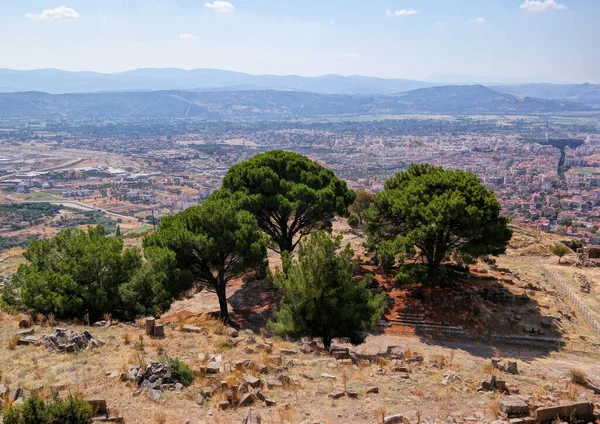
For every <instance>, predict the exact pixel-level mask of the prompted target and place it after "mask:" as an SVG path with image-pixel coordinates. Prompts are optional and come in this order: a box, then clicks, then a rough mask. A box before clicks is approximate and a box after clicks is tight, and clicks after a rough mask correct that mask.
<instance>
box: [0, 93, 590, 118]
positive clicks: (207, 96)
mask: <svg viewBox="0 0 600 424" xmlns="http://www.w3.org/2000/svg"><path fill="white" fill-rule="evenodd" d="M591 110H595V109H594V108H592V107H591V106H589V105H584V104H582V103H578V102H572V101H565V100H552V99H540V98H534V97H520V96H515V95H512V94H503V93H499V92H497V91H494V90H492V89H490V88H487V87H484V86H481V85H470V86H441V87H429V88H419V89H416V90H410V91H406V92H402V93H396V94H392V95H349V94H320V93H309V92H304V91H290V90H288V91H278V90H254V91H252V90H242V91H182V90H163V91H124V92H103V93H71V94H47V93H41V92H19V93H1V94H0V118H35V119H48V118H68V119H96V118H98V119H103V118H135V117H139V118H185V117H199V118H207V119H229V118H251V119H290V118H302V117H318V116H347V115H386V114H407V113H437V114H529V113H556V112H567V111H591Z"/></svg>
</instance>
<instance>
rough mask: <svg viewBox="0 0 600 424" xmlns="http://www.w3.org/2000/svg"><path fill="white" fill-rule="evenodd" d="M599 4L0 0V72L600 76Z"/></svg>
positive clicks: (529, 0) (567, 0)
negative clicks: (165, 70) (144, 70)
mask: <svg viewBox="0 0 600 424" xmlns="http://www.w3.org/2000/svg"><path fill="white" fill-rule="evenodd" d="M599 21H600V0H336V1H326V0H228V1H224V0H221V1H219V0H57V1H50V0H18V1H15V0H0V68H11V69H40V68H58V69H65V70H79V71H82V70H86V71H98V72H118V71H123V70H129V69H136V68H146V67H156V68H167V67H172V68H184V69H194V68H217V69H227V70H234V71H241V72H248V73H252V74H264V73H268V74H279V75H282V74H298V75H305V76H316V75H323V74H332V73H335V74H342V75H353V74H359V75H368V76H378V77H386V78H408V79H427V78H429V79H431V78H433V79H435V78H437V79H440V76H445V75H459V74H460V75H469V76H474V77H477V78H503V79H512V78H514V79H528V80H529V79H533V80H544V81H552V82H592V83H593V82H600V31H599V30H598V22H599Z"/></svg>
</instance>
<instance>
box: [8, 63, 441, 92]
mask: <svg viewBox="0 0 600 424" xmlns="http://www.w3.org/2000/svg"><path fill="white" fill-rule="evenodd" d="M433 85H435V84H431V83H424V82H420V81H412V80H404V79H384V78H373V77H363V76H358V75H356V76H341V75H323V76H320V77H302V76H298V75H251V74H245V73H242V72H233V71H223V70H218V69H194V70H189V71H188V70H183V69H175V68H167V69H152V68H149V69H136V70H133V71H125V72H118V73H113V74H101V73H97V72H70V71H61V70H58V69H39V70H32V71H15V70H10V69H0V92H17V91H42V92H45V93H50V94H62V93H87V92H97V91H146V90H148V91H158V90H185V91H205V90H209V91H216V90H219V91H221V90H225V91H241V90H295V91H308V92H313V93H325V94H391V93H397V92H400V91H408V90H413V89H415V88H421V87H431V86H433Z"/></svg>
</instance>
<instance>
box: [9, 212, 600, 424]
mask: <svg viewBox="0 0 600 424" xmlns="http://www.w3.org/2000/svg"><path fill="white" fill-rule="evenodd" d="M334 232H335V233H338V234H342V235H343V236H344V239H345V240H346V241H348V242H350V243H351V245H352V246H353V247H354V248H355V250H356V251H357V253H358V254H359V255H360V256H362V258H363V260H362V265H361V266H362V269H363V272H366V271H369V272H375V273H376V281H377V285H376V287H373V289H374V290H376V291H383V292H385V293H387V294H388V298H389V299H390V300H389V301H388V304H389V305H390V306H389V308H388V311H387V313H386V323H385V324H384V323H382V325H381V326H380V327H379V330H378V331H377V332H376V333H375V334H372V335H370V336H369V337H368V338H367V341H366V343H365V344H364V345H361V346H358V347H356V348H355V347H352V346H348V345H345V344H343V343H340V342H337V343H334V346H335V347H336V349H338V350H337V352H338V353H336V354H335V356H334V357H332V356H330V355H327V354H325V353H319V344H315V343H312V342H310V341H308V340H306V341H305V342H302V341H300V342H298V343H294V342H292V341H286V340H282V339H279V338H274V337H270V336H269V335H268V334H266V333H265V332H264V330H261V328H262V326H263V325H264V321H265V320H266V319H267V318H268V317H269V316H270V313H271V312H272V310H273V308H274V307H275V305H276V304H277V302H278V296H277V293H276V292H275V291H274V289H273V288H272V287H271V285H270V284H269V283H268V282H267V281H260V280H259V281H244V280H237V281H236V282H234V284H233V286H232V289H231V290H230V295H229V303H230V305H231V309H232V317H233V319H234V321H235V322H236V326H237V327H238V328H237V330H234V329H228V328H225V327H224V326H223V325H222V324H220V323H219V322H217V321H215V320H214V319H212V318H211V316H212V314H213V312H214V311H215V310H218V304H216V302H215V300H216V298H215V296H214V295H213V294H209V293H205V292H200V293H197V294H195V295H189V296H188V297H187V298H184V299H182V300H180V301H178V302H176V303H175V304H174V305H173V306H172V308H171V310H170V311H168V312H167V313H165V314H164V315H163V316H162V318H161V319H160V320H159V321H158V322H160V323H163V324H164V325H165V327H166V331H165V332H166V337H165V338H164V339H161V338H151V337H148V336H147V335H145V330H144V322H143V320H141V321H139V322H136V323H122V322H117V321H115V320H112V319H111V317H110V316H106V317H105V321H106V322H103V323H98V324H96V325H95V326H94V327H92V328H90V327H88V326H83V325H81V323H77V322H61V323H59V325H60V326H61V327H63V328H65V329H66V330H67V331H71V330H73V331H77V332H78V333H83V332H84V331H86V330H87V331H89V332H90V333H91V334H92V335H93V337H95V338H97V339H98V340H101V344H100V346H98V347H96V348H88V349H84V350H82V351H80V352H79V353H56V352H52V351H47V350H46V347H44V346H33V345H28V346H27V345H23V346H14V345H11V343H12V342H11V340H13V338H14V334H15V333H16V332H17V331H18V329H19V328H18V327H19V317H18V316H11V315H9V314H7V313H2V315H1V317H0V369H1V370H2V381H0V384H5V385H6V386H9V387H10V389H11V390H14V388H16V387H22V388H24V389H25V390H26V392H30V391H34V390H36V391H39V392H40V393H42V394H44V393H45V394H49V393H50V392H52V391H55V390H56V391H59V392H61V393H63V394H64V393H67V392H69V391H71V392H77V393H81V394H82V395H83V396H84V397H85V398H87V399H90V398H100V399H103V400H106V402H107V405H108V406H109V407H110V408H111V409H112V415H115V416H116V415H123V416H124V417H125V419H126V420H127V421H126V422H128V423H159V422H163V423H165V422H166V423H184V422H190V423H193V424H197V423H239V422H242V419H243V418H244V417H246V416H247V415H248V414H249V413H252V414H257V413H258V414H260V415H261V416H262V422H267V423H269V422H277V423H279V422H281V423H283V422H290V423H301V422H303V423H317V422H318V423H337V422H345V423H352V424H359V423H376V422H377V423H379V422H382V421H381V420H382V417H383V416H388V417H389V416H393V415H395V414H401V415H402V416H403V417H404V419H408V421H409V422H417V420H420V421H426V422H434V421H433V420H434V419H435V420H436V422H437V421H440V420H451V421H449V422H455V423H466V422H469V423H480V422H481V423H491V422H492V421H495V420H497V419H498V417H502V419H504V420H507V419H508V417H509V416H519V415H520V414H523V412H519V411H522V410H523V408H524V409H525V410H526V411H529V409H531V410H535V409H537V408H545V407H548V406H551V405H557V404H568V403H572V402H585V401H589V402H595V403H598V402H600V397H598V396H597V395H594V393H593V391H592V390H590V389H586V388H584V387H582V386H579V385H576V384H573V383H571V382H570V370H571V369H577V370H579V371H580V372H581V373H584V374H586V375H587V376H588V377H589V378H590V379H591V380H592V381H599V380H600V372H599V370H598V367H597V366H596V365H597V358H598V349H599V346H600V345H599V344H598V342H597V337H598V336H597V335H595V334H594V332H593V330H592V329H591V327H589V326H588V325H587V323H586V321H585V320H584V319H583V317H582V315H581V314H580V312H579V310H578V309H577V307H576V306H574V305H573V304H572V303H571V302H570V301H568V300H567V299H566V297H564V296H563V295H562V293H561V292H559V291H558V290H557V287H556V286H555V285H554V284H553V283H551V282H550V280H548V279H547V278H545V277H544V276H543V275H542V274H541V272H540V270H541V267H542V266H543V267H546V268H547V269H549V270H551V271H552V272H556V273H560V274H561V275H562V276H563V278H564V279H565V281H570V280H571V279H572V278H573V275H574V274H575V273H577V274H585V275H587V276H588V277H587V278H588V279H589V280H590V281H592V293H597V291H598V290H600V285H599V284H598V283H597V282H596V278H597V274H598V273H597V272H596V271H595V270H594V269H581V268H579V269H577V268H574V267H573V264H574V257H575V255H571V256H570V257H569V258H567V259H566V260H565V259H563V262H564V263H565V264H564V265H562V266H559V265H557V261H556V258H555V257H551V256H550V254H549V248H550V246H552V244H553V243H555V242H556V241H558V240H559V238H557V237H556V236H552V235H548V234H544V233H540V232H537V231H534V230H527V229H522V228H515V234H514V236H513V239H512V241H511V243H510V246H509V248H508V251H507V253H506V254H505V255H502V256H500V257H498V258H497V259H496V261H495V262H494V261H486V262H481V261H480V262H478V263H477V264H475V265H473V266H472V269H471V274H470V276H469V277H468V278H466V276H465V275H463V276H458V277H457V278H458V279H457V282H460V285H459V286H456V287H450V288H446V289H439V291H429V290H428V289H424V288H420V287H419V286H418V285H415V286H408V287H395V286H394V285H393V284H392V280H391V275H388V274H383V273H381V272H380V271H379V270H378V269H377V268H376V267H373V266H372V265H371V264H370V259H369V257H368V255H366V254H365V253H364V252H363V251H362V249H361V245H362V242H363V241H364V236H363V235H362V233H361V232H357V231H355V230H352V229H350V228H349V227H348V225H347V224H346V222H345V220H338V221H336V222H334ZM13 254H14V252H13ZM270 260H271V266H272V267H277V266H278V263H277V261H276V260H275V257H274V256H271V257H270ZM575 284H576V283H575ZM579 295H580V296H582V297H586V295H584V294H579ZM467 299H468V300H467ZM586 299H588V297H586ZM593 299H594V296H593V295H592V296H589V299H588V300H586V301H587V302H590V301H592V300H593ZM590 307H594V306H592V305H591V304H590ZM32 318H33V319H35V320H36V321H37V322H38V324H36V325H34V326H33V327H32V329H31V330H28V331H33V335H34V336H35V337H40V336H41V335H42V334H49V333H51V332H52V331H53V329H52V328H50V327H49V326H48V325H47V324H45V323H44V324H43V325H39V322H40V318H39V317H32ZM55 325H56V324H55ZM345 349H349V350H348V351H346V350H345ZM167 356H168V357H178V358H180V359H181V360H182V361H184V362H185V363H187V364H188V365H189V366H190V367H191V368H192V370H193V371H194V374H195V375H196V381H195V382H194V383H193V384H192V386H190V388H187V389H182V388H176V389H174V390H169V389H165V391H163V392H162V393H155V391H154V390H147V389H144V388H142V389H141V390H140V388H139V387H138V385H137V384H136V383H135V381H131V378H130V374H131V370H137V368H136V367H139V366H142V367H144V366H145V364H146V362H147V361H162V360H164V358H165V357H167ZM336 358H337V359H336ZM513 361H516V362H513ZM508 363H516V366H517V369H518V373H517V374H512V373H511V372H508V371H506V370H501V369H499V368H502V367H503V366H505V364H508ZM490 381H494V382H496V381H497V382H498V383H494V384H496V386H494V387H492V388H491V389H489V388H488V389H486V387H488V386H486V384H487V383H486V382H488V383H489V382H490ZM500 382H502V383H501V384H500ZM497 384H500V385H497ZM497 387H500V389H498V388H497ZM248 393H250V394H248ZM252 393H254V394H252ZM154 396H156V397H154ZM155 399H156V400H155ZM240 403H241V405H240V406H239V407H238V406H237V405H238V404H240ZM523 405H524V406H523ZM519 408H520V409H519ZM450 417H452V418H450ZM186 420H187V421H186ZM250 422H251V421H250ZM388 422H395V421H388ZM447 422H448V421H447Z"/></svg>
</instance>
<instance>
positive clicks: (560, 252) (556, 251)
mask: <svg viewBox="0 0 600 424" xmlns="http://www.w3.org/2000/svg"><path fill="white" fill-rule="evenodd" d="M570 251H571V249H569V248H568V247H567V246H565V245H564V244H563V243H560V242H559V243H556V244H555V245H554V246H552V247H551V248H550V252H552V254H553V255H554V256H558V263H560V260H561V259H562V257H563V256H565V255H567V254H568V253H569V252H570Z"/></svg>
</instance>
